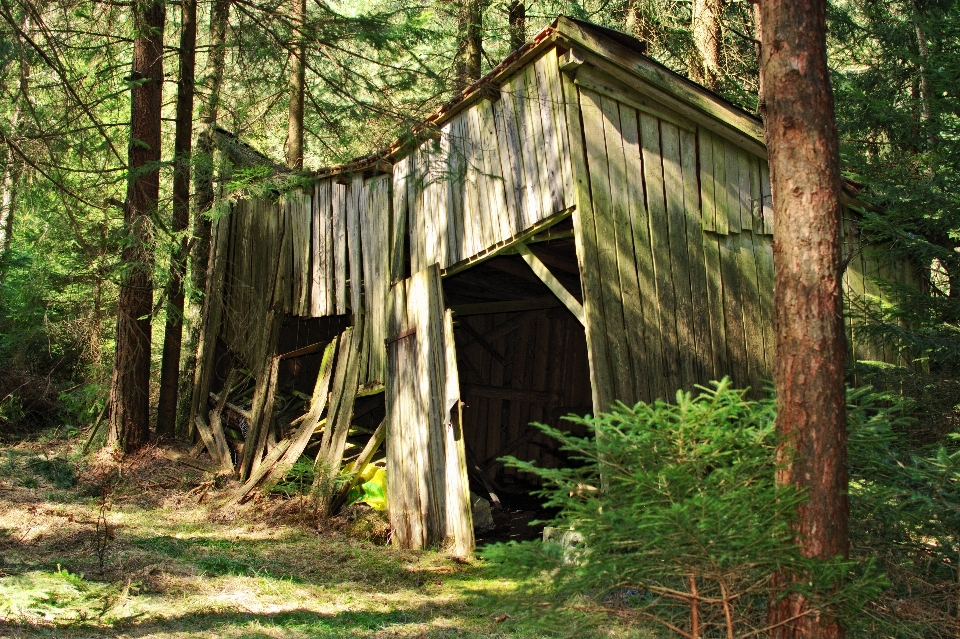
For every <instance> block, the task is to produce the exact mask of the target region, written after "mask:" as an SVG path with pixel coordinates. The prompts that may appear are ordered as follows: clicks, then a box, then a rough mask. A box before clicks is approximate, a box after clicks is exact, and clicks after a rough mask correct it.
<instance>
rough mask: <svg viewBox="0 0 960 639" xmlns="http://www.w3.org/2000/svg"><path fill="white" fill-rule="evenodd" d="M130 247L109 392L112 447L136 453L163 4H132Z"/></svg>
mask: <svg viewBox="0 0 960 639" xmlns="http://www.w3.org/2000/svg"><path fill="white" fill-rule="evenodd" d="M132 9H133V24H134V29H135V31H136V35H135V37H134V41H133V69H132V72H131V78H130V147H129V153H128V166H127V171H128V176H129V177H128V186H127V200H126V203H125V206H124V221H125V227H126V235H127V237H126V243H125V246H124V248H123V255H122V258H121V259H122V263H123V272H122V274H121V277H122V280H121V284H120V297H119V299H118V300H117V341H116V350H115V351H114V364H113V382H112V385H111V389H110V402H111V406H110V414H111V416H110V431H109V438H108V442H109V443H115V444H117V445H118V446H119V447H120V448H121V449H122V450H123V451H124V452H132V451H135V450H136V449H138V448H139V447H140V446H142V445H143V444H145V443H146V442H147V440H148V439H149V437H150V348H151V343H150V342H151V331H150V322H151V314H152V312H153V238H152V222H153V219H154V217H155V216H156V214H157V203H158V201H159V199H160V119H161V106H162V92H163V26H164V19H165V8H164V3H163V0H138V1H137V2H134V4H133V6H132Z"/></svg>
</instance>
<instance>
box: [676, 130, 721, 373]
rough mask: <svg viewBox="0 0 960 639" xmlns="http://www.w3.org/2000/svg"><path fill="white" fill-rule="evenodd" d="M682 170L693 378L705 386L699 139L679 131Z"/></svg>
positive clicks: (708, 366)
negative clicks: (691, 329) (698, 163)
mask: <svg viewBox="0 0 960 639" xmlns="http://www.w3.org/2000/svg"><path fill="white" fill-rule="evenodd" d="M680 170H681V173H682V176H683V208H684V213H685V217H686V222H687V224H686V228H687V238H686V240H687V259H688V262H687V268H688V269H689V270H688V272H689V274H690V299H691V308H692V312H691V315H692V320H693V336H694V341H695V344H696V350H695V360H694V378H695V381H696V383H698V384H703V383H705V382H706V381H708V380H709V379H710V378H711V377H712V376H713V346H712V344H711V341H710V317H709V314H708V312H707V309H708V308H709V307H710V303H709V298H708V294H707V275H706V270H705V261H704V255H703V223H702V218H701V204H700V187H699V179H698V176H697V136H696V133H694V132H692V131H682V130H681V131H680Z"/></svg>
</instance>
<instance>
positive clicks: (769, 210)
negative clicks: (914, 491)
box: [760, 160, 773, 235]
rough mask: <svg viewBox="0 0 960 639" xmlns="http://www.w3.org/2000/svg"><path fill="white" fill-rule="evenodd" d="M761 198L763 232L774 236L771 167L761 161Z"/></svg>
mask: <svg viewBox="0 0 960 639" xmlns="http://www.w3.org/2000/svg"><path fill="white" fill-rule="evenodd" d="M760 196H761V197H762V198H763V232H764V234H765V235H773V195H772V192H771V190H770V167H769V166H768V165H767V162H766V160H760Z"/></svg>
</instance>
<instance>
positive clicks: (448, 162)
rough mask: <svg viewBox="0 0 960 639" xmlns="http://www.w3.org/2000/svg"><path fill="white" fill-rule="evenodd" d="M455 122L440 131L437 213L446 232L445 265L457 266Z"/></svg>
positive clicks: (458, 242) (458, 249) (458, 239)
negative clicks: (438, 202) (439, 192)
mask: <svg viewBox="0 0 960 639" xmlns="http://www.w3.org/2000/svg"><path fill="white" fill-rule="evenodd" d="M454 130H455V129H454V123H453V121H450V122H447V124H446V125H444V127H443V129H441V131H440V167H439V171H440V179H441V184H440V185H439V188H440V191H441V195H440V200H441V202H442V206H441V208H440V210H439V211H438V212H437V213H438V215H441V216H442V217H443V226H444V232H445V234H446V254H445V256H444V264H455V263H456V262H458V261H460V259H461V257H460V231H459V229H458V228H457V227H458V224H457V217H458V216H457V214H458V211H457V208H458V206H459V202H458V201H457V198H458V197H459V195H460V194H459V193H458V192H457V189H456V179H457V173H456V162H457V158H456V157H455V156H456V154H457V150H456V146H455V142H454V139H453V136H454Z"/></svg>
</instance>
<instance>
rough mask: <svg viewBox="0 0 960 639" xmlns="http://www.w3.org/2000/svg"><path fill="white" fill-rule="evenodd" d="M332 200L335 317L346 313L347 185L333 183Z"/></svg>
mask: <svg viewBox="0 0 960 639" xmlns="http://www.w3.org/2000/svg"><path fill="white" fill-rule="evenodd" d="M331 188H332V195H333V197H332V200H333V212H332V214H333V229H332V234H333V237H332V239H333V280H334V287H335V295H334V302H335V304H336V309H337V310H336V312H337V315H344V314H345V313H346V312H347V185H346V184H340V183H339V182H334V183H333V185H332V187H331Z"/></svg>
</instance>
